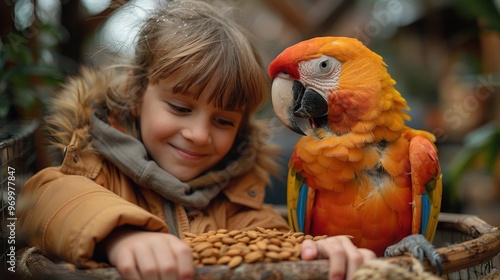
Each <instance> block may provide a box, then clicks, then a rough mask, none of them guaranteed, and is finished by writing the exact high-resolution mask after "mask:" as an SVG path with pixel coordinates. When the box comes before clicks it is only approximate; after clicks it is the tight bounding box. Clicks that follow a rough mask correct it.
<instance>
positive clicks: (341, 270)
mask: <svg viewBox="0 0 500 280" xmlns="http://www.w3.org/2000/svg"><path fill="white" fill-rule="evenodd" d="M301 246H302V255H301V257H302V259H304V260H311V259H315V258H328V259H329V278H330V279H344V277H347V279H350V278H351V277H352V276H353V275H354V273H355V272H356V270H358V269H359V267H360V266H361V265H363V263H364V262H366V261H367V260H370V259H372V258H375V254H374V253H373V252H372V251H370V250H367V249H359V248H357V247H356V246H354V244H353V243H352V242H351V240H350V239H349V238H348V237H347V236H335V237H329V238H327V239H323V240H319V241H315V242H314V241H311V240H305V241H304V242H303V243H302V245H301Z"/></svg>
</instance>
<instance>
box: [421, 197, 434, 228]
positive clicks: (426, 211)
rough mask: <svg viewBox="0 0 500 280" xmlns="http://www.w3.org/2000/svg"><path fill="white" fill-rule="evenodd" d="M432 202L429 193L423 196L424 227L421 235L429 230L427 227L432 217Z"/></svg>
mask: <svg viewBox="0 0 500 280" xmlns="http://www.w3.org/2000/svg"><path fill="white" fill-rule="evenodd" d="M431 207H432V205H431V202H430V201H429V197H428V196H427V193H424V194H423V195H422V227H421V229H420V234H425V231H426V230H427V225H428V224H429V218H430V216H431Z"/></svg>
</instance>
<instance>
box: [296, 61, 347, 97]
mask: <svg viewBox="0 0 500 280" xmlns="http://www.w3.org/2000/svg"><path fill="white" fill-rule="evenodd" d="M298 66H299V74H300V78H301V81H302V82H303V83H304V86H305V87H311V88H313V89H315V90H316V91H317V92H318V93H320V94H321V95H322V96H323V97H324V98H325V100H328V93H329V92H330V91H332V90H334V91H335V89H336V88H337V85H338V82H339V78H340V71H341V68H342V63H341V62H340V61H338V60H336V59H335V58H333V57H331V56H326V55H323V56H321V57H318V58H315V59H311V60H307V61H301V62H299V65H298Z"/></svg>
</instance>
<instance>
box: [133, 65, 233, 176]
mask: <svg viewBox="0 0 500 280" xmlns="http://www.w3.org/2000/svg"><path fill="white" fill-rule="evenodd" d="M182 74H183V72H182V71H181V70H179V71H177V72H175V73H174V74H173V75H171V76H169V77H167V78H165V79H163V80H160V82H159V83H157V84H149V85H148V86H147V88H146V91H145V93H144V96H143V99H142V102H141V104H140V106H139V118H140V125H141V136H142V141H143V143H144V145H145V147H146V150H147V151H148V153H149V154H150V156H151V157H152V158H153V159H154V160H155V161H156V163H158V165H159V166H160V167H162V168H163V169H164V170H166V171H167V172H169V173H170V174H172V175H174V176H175V177H177V178H178V179H180V180H181V181H188V180H191V179H193V178H195V177H196V176H198V175H200V174H201V173H203V172H205V171H207V170H208V169H210V168H211V167H213V166H214V165H215V164H217V163H218V162H219V161H220V160H221V159H222V158H223V157H224V156H225V155H226V154H227V153H228V152H229V150H230V149H231V146H232V145H233V142H234V139H235V137H236V133H237V131H238V127H239V125H240V122H241V119H242V113H241V112H237V111H227V110H223V109H220V108H216V107H214V104H212V103H207V98H208V96H210V94H211V93H212V91H213V90H216V89H214V88H213V86H212V83H209V84H208V85H207V86H206V87H205V89H204V90H203V92H202V93H201V95H200V97H199V98H198V99H195V98H194V97H193V96H192V94H193V93H195V90H197V87H196V86H193V87H191V89H190V92H186V93H177V94H174V93H173V91H172V90H173V87H174V86H175V85H176V84H177V82H178V81H179V80H180V77H182Z"/></svg>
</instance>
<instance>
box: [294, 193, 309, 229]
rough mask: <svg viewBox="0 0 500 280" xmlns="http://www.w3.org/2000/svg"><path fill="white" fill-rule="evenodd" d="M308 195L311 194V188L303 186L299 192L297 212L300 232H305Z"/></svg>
mask: <svg viewBox="0 0 500 280" xmlns="http://www.w3.org/2000/svg"><path fill="white" fill-rule="evenodd" d="M308 193H309V188H308V187H307V186H306V185H305V184H302V186H301V187H300V191H299V197H298V201H297V210H296V213H297V220H298V223H299V231H301V232H304V224H305V217H306V211H307V197H308Z"/></svg>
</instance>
